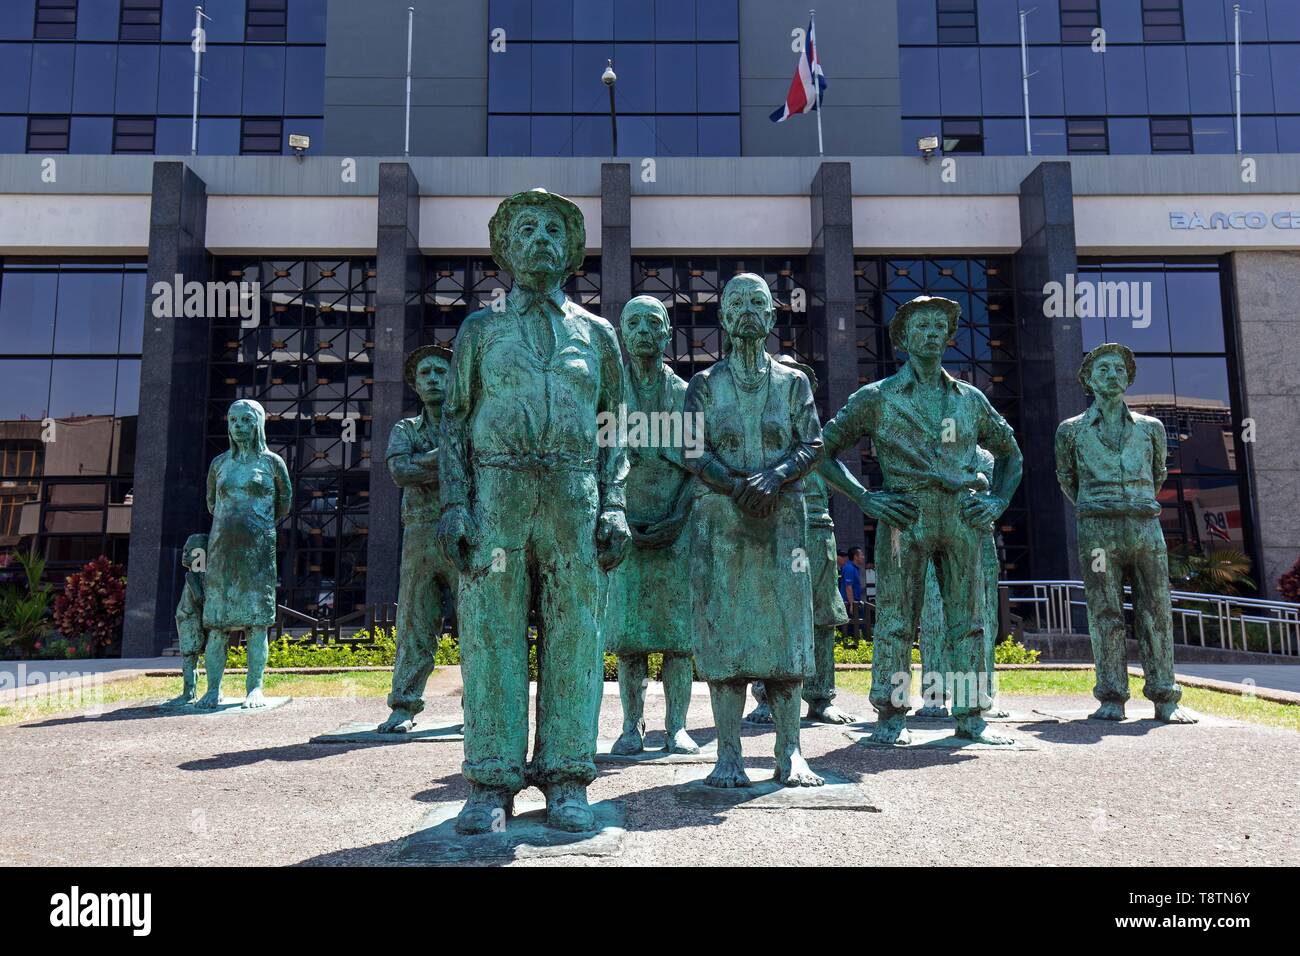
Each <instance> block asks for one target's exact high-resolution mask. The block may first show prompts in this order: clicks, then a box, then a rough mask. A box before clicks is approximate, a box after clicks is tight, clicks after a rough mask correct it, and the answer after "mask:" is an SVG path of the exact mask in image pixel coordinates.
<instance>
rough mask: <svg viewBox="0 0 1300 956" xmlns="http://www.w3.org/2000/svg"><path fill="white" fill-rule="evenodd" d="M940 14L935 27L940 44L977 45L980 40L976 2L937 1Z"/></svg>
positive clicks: (960, 0)
mask: <svg viewBox="0 0 1300 956" xmlns="http://www.w3.org/2000/svg"><path fill="white" fill-rule="evenodd" d="M936 2H937V3H938V13H937V15H936V18H935V25H936V27H937V28H938V30H937V32H938V35H939V42H940V43H976V42H978V40H979V21H978V16H977V14H976V11H975V0H936Z"/></svg>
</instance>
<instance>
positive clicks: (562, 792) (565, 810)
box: [546, 783, 596, 833]
mask: <svg viewBox="0 0 1300 956" xmlns="http://www.w3.org/2000/svg"><path fill="white" fill-rule="evenodd" d="M546 825H547V826H549V827H552V828H553V829H556V830H564V831H565V832H566V833H585V832H587V831H588V830H594V829H596V815H595V814H594V813H592V812H591V807H590V806H589V805H588V804H587V788H586V787H585V786H583V785H582V784H580V783H559V784H554V785H553V786H551V787H548V788H547V789H546Z"/></svg>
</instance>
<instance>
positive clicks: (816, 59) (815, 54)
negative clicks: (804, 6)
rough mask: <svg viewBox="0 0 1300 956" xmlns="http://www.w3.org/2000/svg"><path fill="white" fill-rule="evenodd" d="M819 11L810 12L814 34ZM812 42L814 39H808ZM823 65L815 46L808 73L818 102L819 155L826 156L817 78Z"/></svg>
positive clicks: (819, 83)
mask: <svg viewBox="0 0 1300 956" xmlns="http://www.w3.org/2000/svg"><path fill="white" fill-rule="evenodd" d="M816 14H817V11H816V10H809V11H808V25H809V26H810V27H811V28H812V32H813V33H816V32H817V16H816ZM808 39H809V40H810V41H811V40H812V37H809V38H808ZM820 63H821V54H820V53H818V52H817V46H816V44H814V45H813V61H812V62H811V63H810V64H809V65H808V72H809V73H811V74H812V82H813V99H814V100H816V102H817V155H818V156H823V155H825V154H824V153H823V152H822V84H821V81H820V80H819V79H818V78H817V72H816V71H817V66H818V65H819V64H820Z"/></svg>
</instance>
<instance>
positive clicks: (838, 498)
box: [808, 163, 866, 549]
mask: <svg viewBox="0 0 1300 956" xmlns="http://www.w3.org/2000/svg"><path fill="white" fill-rule="evenodd" d="M811 198H812V202H811V203H810V206H811V209H812V249H811V250H810V251H809V255H808V271H809V278H810V281H811V283H812V286H813V288H812V289H810V290H809V291H810V292H811V294H812V295H811V297H812V298H813V299H819V300H821V302H822V303H824V307H823V309H822V321H823V323H824V328H823V331H824V332H825V336H826V363H825V367H824V368H820V369H817V372H818V373H819V374H820V375H821V377H822V383H821V387H820V388H819V392H820V393H821V395H819V396H818V397H819V398H820V397H821V396H822V395H824V396H825V405H824V406H823V407H822V408H821V409H820V411H821V413H822V415H821V417H822V421H823V422H825V421H828V420H829V419H830V418H831V416H833V415H834V414H835V413H836V412H837V411H839V410H840V409H841V408H843V407H844V404H845V403H846V402H847V401H848V399H849V396H850V395H852V394H853V393H854V392H855V391H856V390H857V388H858V375H859V373H858V326H857V312H856V311H855V310H854V306H855V304H856V295H855V291H854V280H853V183H852V177H851V173H850V166H849V164H848V163H822V164H821V166H820V167H819V168H818V170H817V175H816V176H814V177H813V181H812V189H811ZM840 460H841V461H843V462H844V464H846V465H847V466H848V467H849V470H850V471H852V472H853V474H854V475H857V476H858V478H859V479H860V478H861V477H862V451H861V448H858V447H855V448H846V449H845V450H844V452H843V453H842V454H841V455H840ZM831 517H832V518H834V519H835V541H836V544H837V546H838V547H840V548H841V549H845V548H851V547H854V546H857V547H864V546H865V544H866V535H865V533H864V531H863V518H862V512H861V511H860V510H859V509H858V506H857V505H855V504H854V503H853V502H851V501H849V499H848V498H846V497H844V496H843V495H841V494H838V493H832V494H831Z"/></svg>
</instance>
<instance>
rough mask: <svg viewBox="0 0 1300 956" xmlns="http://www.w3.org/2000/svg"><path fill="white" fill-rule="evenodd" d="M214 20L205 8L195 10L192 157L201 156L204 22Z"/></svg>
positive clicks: (197, 7)
mask: <svg viewBox="0 0 1300 956" xmlns="http://www.w3.org/2000/svg"><path fill="white" fill-rule="evenodd" d="M210 19H212V18H211V17H209V16H208V15H207V14H205V13H204V12H203V7H202V6H201V5H200V6H195V8H194V39H193V44H194V108H193V112H192V113H191V114H190V155H191V156H197V155H198V154H199V61H200V59H201V58H202V57H203V47H204V43H203V42H202V37H203V21H204V20H210Z"/></svg>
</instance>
